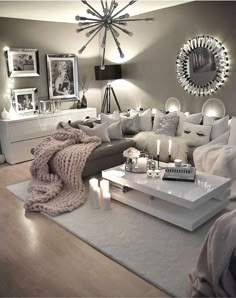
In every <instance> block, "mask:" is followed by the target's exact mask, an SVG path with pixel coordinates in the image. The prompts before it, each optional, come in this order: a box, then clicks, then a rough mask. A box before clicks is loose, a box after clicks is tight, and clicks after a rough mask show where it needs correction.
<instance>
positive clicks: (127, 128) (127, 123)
mask: <svg viewBox="0 0 236 298" xmlns="http://www.w3.org/2000/svg"><path fill="white" fill-rule="evenodd" d="M121 127H122V132H123V134H124V135H134V134H136V133H138V132H139V116H138V115H134V116H130V117H126V116H121Z"/></svg>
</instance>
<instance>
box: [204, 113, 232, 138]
mask: <svg viewBox="0 0 236 298" xmlns="http://www.w3.org/2000/svg"><path fill="white" fill-rule="evenodd" d="M228 122H229V116H225V117H223V118H221V119H218V120H215V119H214V118H212V117H207V116H204V118H203V125H212V130H211V135H210V140H214V139H215V138H217V137H218V136H220V135H222V134H223V133H225V132H226V131H227V130H228Z"/></svg>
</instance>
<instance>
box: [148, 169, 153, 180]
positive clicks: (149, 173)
mask: <svg viewBox="0 0 236 298" xmlns="http://www.w3.org/2000/svg"><path fill="white" fill-rule="evenodd" d="M152 175H153V170H147V176H148V177H149V178H152Z"/></svg>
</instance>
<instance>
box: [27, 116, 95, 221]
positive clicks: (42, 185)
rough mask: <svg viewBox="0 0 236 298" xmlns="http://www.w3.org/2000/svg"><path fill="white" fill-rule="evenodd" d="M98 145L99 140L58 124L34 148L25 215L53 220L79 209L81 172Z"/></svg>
mask: <svg viewBox="0 0 236 298" xmlns="http://www.w3.org/2000/svg"><path fill="white" fill-rule="evenodd" d="M100 144H101V140H100V138H98V137H96V136H94V137H90V136H88V135H87V134H86V133H85V132H83V131H82V130H80V129H75V128H72V127H70V126H69V125H68V124H67V123H63V122H61V123H59V124H58V126H57V130H56V132H55V133H53V134H52V136H50V137H47V138H45V139H44V140H43V141H42V142H41V143H40V144H39V145H38V146H36V147H35V150H34V156H35V159H34V161H33V163H32V165H31V168H30V171H31V175H32V181H31V186H30V188H29V193H30V197H29V199H28V200H27V202H26V203H25V205H24V208H25V209H26V211H38V212H40V211H42V212H45V213H47V214H49V215H52V216H56V215H59V214H61V213H64V212H69V211H72V210H74V209H75V208H78V207H79V206H80V205H82V204H83V203H84V202H85V199H86V196H85V194H86V193H85V187H84V184H83V181H82V171H83V169H84V166H85V163H86V160H87V158H88V157H89V155H90V154H91V152H92V151H93V150H94V149H95V148H96V147H97V146H99V145H100Z"/></svg>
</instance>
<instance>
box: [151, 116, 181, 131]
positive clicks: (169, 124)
mask: <svg viewBox="0 0 236 298" xmlns="http://www.w3.org/2000/svg"><path fill="white" fill-rule="evenodd" d="M177 125H178V116H177V113H176V112H173V113H169V114H166V115H164V116H161V117H160V118H159V121H158V123H157V129H156V131H155V132H156V134H160V135H167V136H172V137H175V134H176V129H177Z"/></svg>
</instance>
